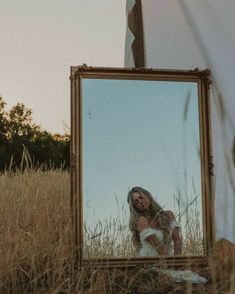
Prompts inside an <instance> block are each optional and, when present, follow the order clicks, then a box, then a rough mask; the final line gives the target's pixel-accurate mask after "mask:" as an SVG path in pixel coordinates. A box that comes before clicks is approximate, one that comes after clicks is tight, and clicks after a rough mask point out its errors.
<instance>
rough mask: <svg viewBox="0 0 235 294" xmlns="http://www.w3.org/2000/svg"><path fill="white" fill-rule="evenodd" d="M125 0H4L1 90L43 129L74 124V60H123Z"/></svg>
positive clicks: (100, 62) (116, 63) (119, 62)
mask: <svg viewBox="0 0 235 294" xmlns="http://www.w3.org/2000/svg"><path fill="white" fill-rule="evenodd" d="M125 6H126V0H99V1H94V0H40V1H38V0H20V1H19V0H7V1H4V0H1V1H0V95H2V96H3V98H4V100H5V101H6V102H7V106H8V109H9V107H11V106H13V105H15V104H16V103H17V102H23V103H24V104H25V105H26V106H28V107H29V108H31V109H32V110H33V119H34V121H35V122H37V123H38V124H41V125H42V126H43V128H44V129H46V130H48V131H51V132H60V133H63V132H64V131H65V130H66V128H65V127H64V123H63V121H64V122H65V124H66V125H68V126H69V125H70V118H69V117H70V106H69V105H70V81H69V75H70V66H72V65H79V64H82V63H87V64H88V65H92V66H118V67H122V66H123V62H124V43H125V33H126V16H125Z"/></svg>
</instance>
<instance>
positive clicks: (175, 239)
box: [166, 210, 182, 255]
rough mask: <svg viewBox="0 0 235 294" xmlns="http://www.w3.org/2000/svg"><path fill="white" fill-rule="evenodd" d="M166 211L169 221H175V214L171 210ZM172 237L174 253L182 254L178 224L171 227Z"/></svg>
mask: <svg viewBox="0 0 235 294" xmlns="http://www.w3.org/2000/svg"><path fill="white" fill-rule="evenodd" d="M166 213H167V217H168V220H169V223H172V222H174V221H176V219H175V215H174V213H173V212H172V211H170V210H168V211H167V212H166ZM172 239H173V243H174V255H181V254H182V239H181V236H180V230H179V227H178V226H174V227H173V228H172Z"/></svg>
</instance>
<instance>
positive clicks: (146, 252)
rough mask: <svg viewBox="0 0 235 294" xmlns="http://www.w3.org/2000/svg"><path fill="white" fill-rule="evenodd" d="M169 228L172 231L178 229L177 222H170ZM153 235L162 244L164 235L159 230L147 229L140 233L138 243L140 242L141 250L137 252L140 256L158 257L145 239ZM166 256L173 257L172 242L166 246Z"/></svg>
mask: <svg viewBox="0 0 235 294" xmlns="http://www.w3.org/2000/svg"><path fill="white" fill-rule="evenodd" d="M169 226H170V228H171V230H173V229H174V228H177V227H178V228H179V227H180V226H179V224H178V222H177V221H171V222H170V225H169ZM152 235H155V236H156V237H157V239H158V240H159V241H160V242H162V243H163V242H164V233H163V231H162V230H161V229H154V228H152V227H148V228H146V229H144V230H143V231H142V232H140V242H141V249H140V252H139V255H140V256H152V257H154V256H159V254H158V252H157V250H156V249H155V248H154V247H153V246H152V245H151V244H150V243H149V242H148V240H147V238H148V237H150V236H152ZM166 255H173V245H172V240H170V242H169V243H168V245H167V252H166Z"/></svg>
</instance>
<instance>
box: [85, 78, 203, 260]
mask: <svg viewBox="0 0 235 294" xmlns="http://www.w3.org/2000/svg"><path fill="white" fill-rule="evenodd" d="M82 170H83V180H82V190H83V195H82V197H83V228H84V232H83V244H84V245H83V251H84V252H83V254H84V257H85V258H88V257H91V258H103V257H134V256H138V255H139V252H138V250H136V249H135V246H134V245H133V241H132V233H131V232H130V229H129V218H130V210H129V204H128V202H127V194H128V192H129V191H130V190H131V189H132V187H135V186H140V187H142V188H144V189H146V190H147V191H149V192H150V193H151V194H152V196H153V198H154V199H155V200H156V202H157V203H158V204H159V205H160V206H161V207H162V209H163V210H170V211H172V212H173V213H174V215H175V217H176V220H177V222H178V224H179V225H180V235H181V238H182V254H183V255H195V254H196V255H198V254H203V245H202V239H203V237H202V236H203V230H202V199H201V189H202V188H201V164H200V136H199V109H198V85H197V83H196V82H178V81H156V80H151V81H150V80H123V79H120V80H118V79H108V78H107V79H104V78H103V79H99V78H83V79H82Z"/></svg>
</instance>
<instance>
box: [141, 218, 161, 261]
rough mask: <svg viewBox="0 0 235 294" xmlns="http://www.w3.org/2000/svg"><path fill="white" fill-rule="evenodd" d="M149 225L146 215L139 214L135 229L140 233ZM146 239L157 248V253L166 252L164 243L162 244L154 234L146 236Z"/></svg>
mask: <svg viewBox="0 0 235 294" xmlns="http://www.w3.org/2000/svg"><path fill="white" fill-rule="evenodd" d="M149 227H150V224H149V221H148V219H147V218H146V217H144V216H141V217H140V218H139V219H138V222H137V231H138V232H139V233H141V232H142V231H143V230H145V229H147V228H149ZM146 240H147V241H148V242H149V243H150V244H151V245H152V246H153V247H154V248H155V249H156V250H157V252H158V254H159V255H165V254H166V245H164V244H162V243H161V242H160V241H159V240H158V238H157V237H156V235H154V234H153V235H151V236H149V237H147V238H146Z"/></svg>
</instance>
